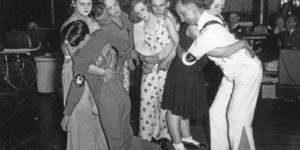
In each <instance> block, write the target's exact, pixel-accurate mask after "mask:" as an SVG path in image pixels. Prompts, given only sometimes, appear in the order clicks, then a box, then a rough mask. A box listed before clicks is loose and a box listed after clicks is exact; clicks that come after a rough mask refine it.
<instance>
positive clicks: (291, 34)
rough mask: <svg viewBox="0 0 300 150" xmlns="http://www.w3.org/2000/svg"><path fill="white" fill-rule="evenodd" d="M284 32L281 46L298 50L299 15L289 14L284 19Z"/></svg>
mask: <svg viewBox="0 0 300 150" xmlns="http://www.w3.org/2000/svg"><path fill="white" fill-rule="evenodd" d="M285 24H286V29H287V31H286V33H285V37H284V44H283V48H288V49H299V50H300V29H299V17H298V16H295V15H291V16H289V17H288V18H287V20H286V23H285Z"/></svg>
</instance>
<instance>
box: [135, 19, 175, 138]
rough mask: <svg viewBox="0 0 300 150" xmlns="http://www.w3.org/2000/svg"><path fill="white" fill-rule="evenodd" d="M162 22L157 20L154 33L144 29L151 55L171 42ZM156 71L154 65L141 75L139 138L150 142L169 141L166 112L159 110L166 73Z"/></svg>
mask: <svg viewBox="0 0 300 150" xmlns="http://www.w3.org/2000/svg"><path fill="white" fill-rule="evenodd" d="M164 21H165V18H158V23H157V26H156V29H155V31H152V32H150V31H149V30H147V29H145V41H147V42H148V46H149V47H151V48H152V50H153V53H159V52H161V51H162V50H164V47H165V45H167V44H168V43H169V42H170V41H171V39H170V35H169V32H168V30H167V29H166V27H165V23H164ZM157 69H158V65H157V64H156V65H155V66H154V68H153V69H152V72H151V73H149V74H143V75H142V83H141V103H140V128H139V136H140V137H141V138H142V139H144V140H148V141H151V139H152V137H153V138H155V139H160V138H167V139H170V135H169V133H168V129H167V125H166V110H162V109H161V101H162V95H163V88H164V84H165V79H166V75H167V72H166V71H161V70H160V71H158V70H157Z"/></svg>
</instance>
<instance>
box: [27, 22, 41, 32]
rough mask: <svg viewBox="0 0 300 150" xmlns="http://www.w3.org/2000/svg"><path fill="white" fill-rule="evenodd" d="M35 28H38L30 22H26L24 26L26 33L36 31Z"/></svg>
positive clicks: (34, 23)
mask: <svg viewBox="0 0 300 150" xmlns="http://www.w3.org/2000/svg"><path fill="white" fill-rule="evenodd" d="M37 28H39V26H38V24H37V23H36V22H35V21H30V22H28V23H27V25H26V29H27V31H30V30H35V29H37Z"/></svg>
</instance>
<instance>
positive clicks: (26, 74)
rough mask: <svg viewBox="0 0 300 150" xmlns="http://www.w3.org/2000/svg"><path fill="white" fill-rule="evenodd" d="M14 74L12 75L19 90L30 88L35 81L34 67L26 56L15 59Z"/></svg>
mask: <svg viewBox="0 0 300 150" xmlns="http://www.w3.org/2000/svg"><path fill="white" fill-rule="evenodd" d="M14 67H15V69H14V70H15V71H16V75H15V76H13V77H14V78H15V77H16V78H15V79H14V80H15V81H17V82H16V84H15V85H16V87H18V89H19V90H26V89H30V88H31V87H32V86H33V85H34V84H35V82H36V68H35V66H34V64H33V63H32V62H31V61H30V60H29V59H27V58H26V57H23V58H20V59H17V60H16V61H15V64H14Z"/></svg>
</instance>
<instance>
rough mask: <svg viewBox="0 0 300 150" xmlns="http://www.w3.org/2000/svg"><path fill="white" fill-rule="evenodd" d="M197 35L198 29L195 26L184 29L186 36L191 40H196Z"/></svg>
mask: <svg viewBox="0 0 300 150" xmlns="http://www.w3.org/2000/svg"><path fill="white" fill-rule="evenodd" d="M199 34H200V33H199V29H198V28H197V26H196V25H189V26H188V28H187V29H186V35H187V36H188V37H190V38H192V39H196V38H197V36H198V35H199Z"/></svg>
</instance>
